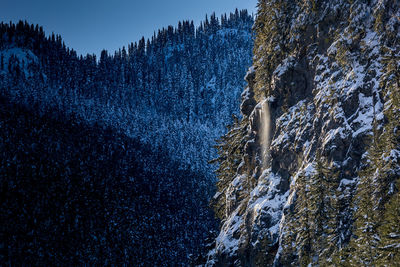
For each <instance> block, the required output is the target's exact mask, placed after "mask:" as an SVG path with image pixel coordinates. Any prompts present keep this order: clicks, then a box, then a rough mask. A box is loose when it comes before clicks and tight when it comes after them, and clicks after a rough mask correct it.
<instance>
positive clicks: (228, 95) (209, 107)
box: [0, 10, 253, 176]
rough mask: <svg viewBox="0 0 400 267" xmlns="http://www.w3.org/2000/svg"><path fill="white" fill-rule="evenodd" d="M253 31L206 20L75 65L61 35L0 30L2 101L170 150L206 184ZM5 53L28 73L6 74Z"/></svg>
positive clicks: (243, 14) (229, 20) (241, 17)
mask: <svg viewBox="0 0 400 267" xmlns="http://www.w3.org/2000/svg"><path fill="white" fill-rule="evenodd" d="M252 25H253V18H252V17H251V16H249V15H248V13H247V11H245V10H242V11H238V10H236V11H235V12H234V13H231V14H228V15H227V14H225V15H223V16H221V18H217V17H216V16H215V14H213V15H211V16H210V17H209V18H206V20H205V21H204V22H202V23H201V24H200V26H198V27H195V26H194V24H193V22H190V21H183V22H179V24H178V26H177V27H173V26H169V27H167V28H164V29H161V30H159V31H158V33H157V34H155V35H154V36H153V37H152V38H151V39H149V40H145V39H144V38H142V39H141V40H139V42H136V43H131V44H129V45H128V46H127V47H123V48H122V49H120V50H119V51H116V52H115V53H114V54H110V53H109V52H107V51H102V53H101V56H100V58H99V59H97V58H96V57H95V56H94V55H87V56H85V57H82V56H81V57H78V56H77V55H76V53H75V51H73V50H71V49H69V48H67V47H65V45H64V43H63V41H62V39H61V37H60V36H55V35H54V34H53V35H52V36H50V37H49V38H46V37H45V34H44V31H43V29H42V28H41V27H38V26H36V27H34V26H30V25H28V24H27V23H25V24H24V23H23V22H20V23H19V24H17V25H8V24H2V30H1V32H2V42H1V46H0V47H1V48H0V50H1V51H2V52H1V54H2V55H3V56H2V57H3V59H2V62H4V64H3V65H2V66H1V70H0V71H1V73H2V75H3V76H2V79H1V81H0V82H1V84H2V87H3V88H4V87H10V84H13V82H12V80H14V81H15V82H17V83H19V84H18V85H16V84H15V83H14V84H13V86H11V88H9V89H10V90H8V92H7V93H8V94H11V95H16V96H17V98H20V101H25V102H27V103H28V104H29V103H31V102H32V101H33V102H35V101H36V102H38V103H41V104H40V106H41V108H42V109H51V107H52V106H53V105H55V106H57V107H60V108H61V109H63V110H65V112H66V113H69V114H72V113H79V115H80V116H81V117H83V118H84V119H85V120H86V121H88V122H91V123H103V124H105V125H112V126H113V127H115V128H116V129H119V130H120V131H123V132H125V133H127V134H129V135H130V136H132V137H135V138H139V139H140V140H142V141H143V142H145V143H147V144H149V145H151V146H153V148H154V149H158V148H160V147H163V148H164V149H166V150H167V151H170V156H171V158H173V159H176V160H177V161H180V162H181V163H182V167H183V168H186V166H190V167H191V168H192V169H196V170H197V171H201V172H203V173H205V174H207V175H209V176H213V174H212V169H213V168H212V166H211V165H208V164H207V161H209V160H211V159H212V158H214V157H215V150H214V149H213V148H212V147H213V144H214V140H215V139H217V138H218V137H219V136H220V135H221V134H223V133H224V132H225V125H226V124H227V123H229V122H230V121H231V115H232V114H238V108H237V106H238V103H239V101H240V91H241V89H242V88H243V87H244V85H245V82H244V81H243V78H242V77H243V75H244V73H245V71H246V68H247V67H248V66H249V65H250V64H251V56H252V53H251V49H252V45H253V40H252V35H251V27H252ZM25 28H26V29H25ZM23 53H26V55H27V56H29V58H30V57H32V60H30V59H29V58H26V59H25V58H23V57H22V55H23ZM10 55H15V57H13V62H14V63H12V64H13V65H15V66H16V67H15V68H17V69H19V68H21V69H22V68H23V69H24V70H25V72H26V70H28V69H32V70H31V71H30V72H29V73H24V75H23V77H22V76H21V75H19V71H14V70H11V71H10V70H9V71H7V70H8V64H9V61H10ZM31 61H32V62H31ZM28 62H31V63H28ZM28 64H30V65H33V66H30V65H29V66H28ZM17 76H18V77H17ZM38 92H40V93H38ZM21 98H22V99H21Z"/></svg>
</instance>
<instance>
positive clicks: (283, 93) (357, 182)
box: [205, 0, 400, 266]
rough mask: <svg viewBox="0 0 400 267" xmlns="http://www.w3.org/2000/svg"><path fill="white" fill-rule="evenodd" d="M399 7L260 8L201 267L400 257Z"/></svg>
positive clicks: (222, 153) (373, 2) (367, 262)
mask: <svg viewBox="0 0 400 267" xmlns="http://www.w3.org/2000/svg"><path fill="white" fill-rule="evenodd" d="M399 18H400V4H399V2H398V1H391V0H379V1H378V0H368V1H347V0H334V1H297V0H296V1H289V0H285V1H275V0H272V1H259V3H258V14H257V17H256V21H255V25H254V29H255V35H256V38H255V47H254V60H253V66H252V67H251V68H250V70H249V71H248V73H247V75H246V80H247V81H248V86H247V88H246V89H245V91H244V92H243V94H242V104H241V113H242V118H241V119H237V120H236V121H234V123H233V124H232V125H231V126H230V131H229V132H228V133H227V134H225V135H223V136H222V137H221V138H220V142H219V146H218V149H219V158H218V159H217V162H219V163H220V165H219V169H218V170H217V173H218V184H217V185H218V191H217V193H216V194H215V196H214V197H213V200H212V205H213V206H214V210H215V212H216V214H217V215H218V217H219V218H220V219H221V220H222V225H221V227H220V232H219V234H218V237H217V238H216V240H215V245H214V246H213V247H212V248H211V249H210V251H209V252H208V256H207V263H205V265H206V266H397V265H398V264H399V262H400V258H399V255H400V232H399V229H400V228H399V225H400V224H399V223H400V222H399V218H400V213H399V207H400V203H399V199H400V197H399V189H400V188H399V186H400V127H399V121H400V19H399Z"/></svg>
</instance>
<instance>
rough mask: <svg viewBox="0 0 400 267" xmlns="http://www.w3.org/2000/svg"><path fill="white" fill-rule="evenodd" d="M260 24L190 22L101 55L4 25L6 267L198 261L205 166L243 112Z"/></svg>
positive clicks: (205, 208) (210, 188)
mask: <svg viewBox="0 0 400 267" xmlns="http://www.w3.org/2000/svg"><path fill="white" fill-rule="evenodd" d="M253 23H254V21H253V18H252V17H251V16H250V15H249V14H248V13H247V11H245V10H242V11H238V10H236V11H235V12H234V13H231V14H228V15H223V16H222V17H221V18H217V17H216V16H215V15H212V16H210V17H209V19H208V18H206V20H205V21H204V22H202V23H201V24H200V26H198V27H195V26H194V24H193V22H190V21H183V22H180V23H179V24H178V25H177V27H173V26H169V27H167V28H164V29H160V30H159V31H158V33H157V34H155V35H154V36H153V37H152V38H151V39H149V40H145V39H144V38H142V39H141V40H139V41H138V42H136V43H131V44H129V45H128V46H127V47H122V48H121V49H120V50H118V51H116V52H115V53H114V54H110V53H109V52H107V51H105V50H104V51H102V52H101V55H100V58H97V57H96V56H95V55H86V56H78V55H77V54H76V52H75V51H74V50H72V49H70V48H68V47H66V46H65V44H64V43H63V41H62V39H61V36H56V35H54V34H52V35H50V36H49V37H47V36H46V34H45V32H44V30H43V28H42V27H39V26H34V25H29V24H28V23H27V22H22V21H20V22H19V23H17V24H13V23H9V24H5V23H1V24H0V60H1V62H0V63H1V64H0V101H1V103H2V105H1V107H2V108H1V109H0V111H1V112H0V113H1V114H0V115H1V116H0V117H1V118H0V126H1V127H0V128H1V131H0V139H1V140H3V141H2V142H0V143H1V144H0V161H1V162H3V163H4V164H1V166H0V173H1V174H2V175H0V180H1V191H2V192H6V193H7V194H6V198H5V200H6V201H5V202H4V203H3V205H2V212H1V214H2V220H1V228H2V230H1V233H0V235H1V236H2V237H3V236H4V239H2V242H1V244H0V246H1V247H3V248H5V249H4V251H5V254H6V255H5V257H0V262H1V263H0V265H13V264H17V265H18V264H19V265H24V264H27V263H29V264H36V265H44V266H46V265H57V264H58V263H59V262H64V263H65V264H69V265H87V264H89V265H110V264H111V265H134V266H166V265H168V266H187V265H188V264H190V263H191V262H195V261H197V260H198V258H201V255H203V254H204V253H203V252H204V250H205V245H206V243H207V242H206V239H207V238H208V239H209V238H210V237H212V236H213V234H212V232H213V231H215V230H216V227H217V221H216V220H215V218H214V216H213V214H212V211H211V209H210V208H209V205H208V204H209V203H208V202H209V200H210V198H211V197H212V195H213V194H214V193H215V186H214V182H215V175H214V174H213V172H212V171H213V169H214V166H212V165H209V164H208V163H207V161H209V160H211V159H213V158H214V157H215V154H216V153H215V149H214V148H213V145H214V143H215V139H216V138H217V137H219V136H220V135H221V134H223V133H224V132H225V131H226V127H225V126H226V124H227V123H228V122H229V121H231V120H232V114H238V112H239V108H238V104H239V101H240V91H241V88H243V86H244V84H245V81H244V80H243V75H244V74H245V72H246V69H247V68H248V66H249V65H250V64H251V56H252V52H251V49H252V46H253V39H252V34H251V27H252V25H253ZM64 128H65V131H64V130H63V129H64ZM30 189H32V190H31V191H30ZM60 191H61V192H60ZM37 192H39V193H37ZM25 203H28V204H27V205H25ZM47 207H52V208H51V209H47ZM21 210H23V212H21ZM92 210H93V213H91V211H92ZM32 221H33V222H32ZM14 222H15V223H14ZM46 241H47V242H46ZM77 243H79V245H76V244H77ZM27 247H29V249H26V248H27ZM3 263H4V264H3Z"/></svg>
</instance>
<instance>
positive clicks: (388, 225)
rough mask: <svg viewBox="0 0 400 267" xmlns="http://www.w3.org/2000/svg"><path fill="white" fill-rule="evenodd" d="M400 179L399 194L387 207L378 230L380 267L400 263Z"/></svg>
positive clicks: (394, 196)
mask: <svg viewBox="0 0 400 267" xmlns="http://www.w3.org/2000/svg"><path fill="white" fill-rule="evenodd" d="M399 186H400V179H398V182H397V189H396V190H397V192H396V193H395V194H394V195H393V196H392V197H391V198H390V200H389V202H388V203H386V205H385V212H384V214H383V220H382V224H381V225H380V226H379V228H378V232H379V235H380V237H381V240H380V242H379V246H378V251H379V258H378V259H377V265H379V266H396V264H399V263H400V191H399Z"/></svg>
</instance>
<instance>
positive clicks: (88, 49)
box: [0, 0, 257, 55]
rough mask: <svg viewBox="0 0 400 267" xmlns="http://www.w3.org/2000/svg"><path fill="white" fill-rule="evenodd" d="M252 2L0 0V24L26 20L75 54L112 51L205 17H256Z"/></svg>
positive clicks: (195, 0)
mask: <svg viewBox="0 0 400 267" xmlns="http://www.w3.org/2000/svg"><path fill="white" fill-rule="evenodd" d="M256 4H257V0H69V1H65V0H1V5H0V21H3V22H9V21H10V20H11V21H14V22H17V21H18V20H20V19H22V20H27V21H28V22H29V23H34V24H39V25H41V26H43V28H44V30H45V31H46V33H47V34H50V33H51V32H54V33H56V34H61V36H62V38H63V40H64V41H65V44H66V45H67V46H69V47H70V48H73V49H74V50H76V51H77V52H78V53H82V54H86V53H95V54H97V55H99V54H100V51H101V50H102V49H107V50H109V51H112V52H113V51H114V50H116V49H118V48H120V47H122V46H123V45H125V46H126V45H127V44H128V43H130V42H135V41H138V40H139V39H140V38H141V37H142V36H144V37H146V38H149V37H151V36H152V35H153V32H154V31H157V30H158V29H159V28H162V27H166V26H168V25H174V26H175V25H177V23H178V21H180V20H194V22H195V24H196V25H197V24H198V23H199V22H200V20H203V19H204V18H205V15H206V14H211V13H212V12H215V13H216V14H217V15H218V16H219V15H220V14H222V13H229V12H233V11H234V10H235V8H239V9H248V10H249V13H255V12H256Z"/></svg>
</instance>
